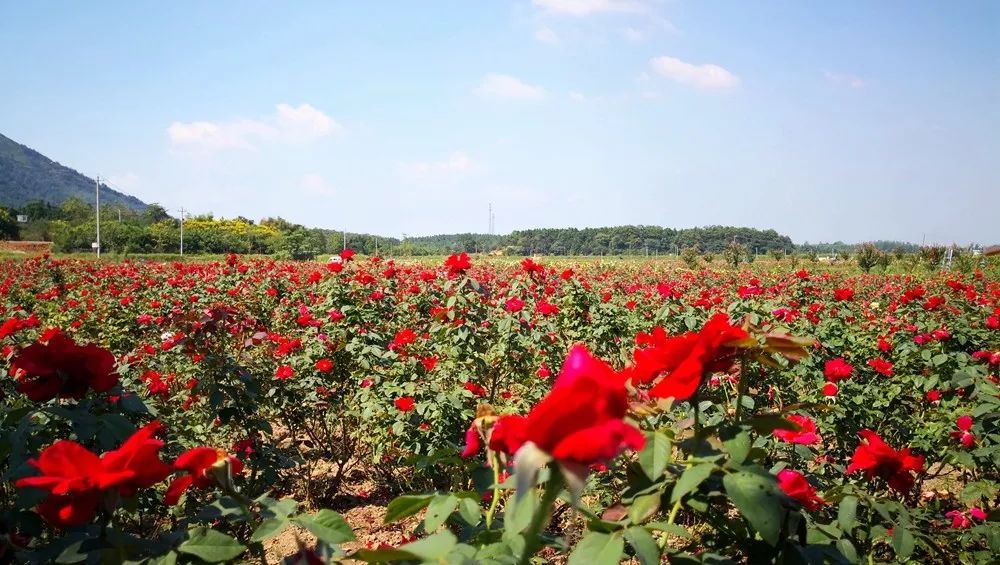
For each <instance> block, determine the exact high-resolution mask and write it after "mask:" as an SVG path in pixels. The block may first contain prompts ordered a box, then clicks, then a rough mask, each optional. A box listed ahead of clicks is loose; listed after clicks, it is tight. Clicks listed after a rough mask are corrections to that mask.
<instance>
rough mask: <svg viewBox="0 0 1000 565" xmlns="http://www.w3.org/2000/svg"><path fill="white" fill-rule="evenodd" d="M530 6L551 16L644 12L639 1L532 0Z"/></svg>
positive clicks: (643, 7) (642, 4) (642, 5)
mask: <svg viewBox="0 0 1000 565" xmlns="http://www.w3.org/2000/svg"><path fill="white" fill-rule="evenodd" d="M532 4H534V5H535V6H538V7H539V8H542V9H543V10H545V11H546V12H548V13H551V14H565V15H568V16H577V17H580V16H589V15H591V14H600V13H607V12H618V13H638V12H644V11H645V10H646V5H645V3H644V2H641V1H639V0H532Z"/></svg>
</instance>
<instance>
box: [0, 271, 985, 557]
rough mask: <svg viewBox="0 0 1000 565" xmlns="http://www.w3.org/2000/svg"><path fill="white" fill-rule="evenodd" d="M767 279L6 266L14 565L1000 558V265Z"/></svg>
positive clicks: (2, 285)
mask: <svg viewBox="0 0 1000 565" xmlns="http://www.w3.org/2000/svg"><path fill="white" fill-rule="evenodd" d="M753 268H754V269H755V270H754V271H751V270H746V268H745V269H744V270H729V271H726V270H721V271H716V270H700V271H697V272H694V271H688V270H682V269H678V268H677V266H676V265H672V264H665V263H658V262H596V261H593V262H572V261H556V260H553V261H552V264H550V265H546V264H545V262H541V261H538V260H531V259H528V260H524V261H520V262H507V261H504V260H493V261H486V260H481V259H478V258H473V257H469V256H466V255H464V254H463V255H459V256H453V257H450V258H448V259H447V260H443V261H435V262H430V261H428V262H398V263H397V262H393V261H385V260H381V259H379V258H361V257H359V256H355V255H353V254H350V253H345V254H342V255H341V257H340V260H339V261H337V262H331V263H329V264H326V265H322V264H315V263H285V262H275V261H270V260H253V261H245V260H244V259H242V258H240V257H237V256H230V257H229V258H228V259H227V260H226V261H219V262H194V263H155V262H142V263H136V262H122V263H106V262H90V261H79V260H59V259H51V258H47V257H46V258H37V259H30V260H22V261H16V262H15V261H8V262H5V263H3V264H2V265H0V301H2V302H0V305H2V308H3V310H2V315H3V316H4V323H3V324H2V326H0V339H2V340H3V341H2V347H3V350H2V355H3V357H4V359H5V366H6V369H7V374H8V378H6V379H4V380H3V381H2V383H0V400H2V402H3V403H4V411H3V414H2V416H0V455H2V456H3V459H2V462H0V469H2V472H3V478H4V481H3V483H2V484H0V548H2V549H0V562H2V561H4V560H6V561H17V562H51V561H59V562H65V563H76V562H90V561H104V562H150V563H160V562H163V563H168V562H170V563H173V562H224V561H232V560H236V561H240V560H252V561H261V560H266V559H267V555H266V554H265V551H264V546H263V544H264V542H266V541H267V540H269V539H271V538H273V537H275V536H278V535H280V534H281V533H282V532H284V531H286V530H288V528H289V527H292V526H295V527H296V528H297V529H296V530H295V531H300V532H301V531H303V530H307V531H309V532H310V534H311V536H312V537H311V538H310V541H309V543H308V546H307V547H303V548H302V551H300V552H299V553H297V554H295V555H294V556H291V557H289V559H290V560H292V562H317V561H318V562H323V561H327V560H335V559H339V558H342V557H351V558H353V559H358V560H363V561H371V562H376V561H439V560H445V561H449V562H498V563H500V562H504V563H506V562H528V561H530V560H532V559H536V560H539V559H541V560H548V559H551V558H553V557H554V556H556V555H558V554H564V555H567V556H568V559H569V561H570V562H572V563H577V562H579V563H604V562H608V563H613V562H618V561H619V560H621V559H624V558H626V557H631V558H634V559H636V560H638V561H639V562H642V563H656V562H659V561H660V560H661V559H662V558H664V557H666V558H669V560H670V561H671V562H681V563H684V562H717V563H718V562H727V560H735V561H750V562H786V561H788V562H817V563H820V562H857V561H871V562H876V561H877V562H886V561H890V562H891V561H906V560H914V561H918V562H927V561H944V560H959V561H982V560H986V559H988V558H990V556H992V555H993V554H994V553H996V552H997V551H1000V527H998V525H997V518H998V514H1000V513H998V511H997V506H998V501H1000V499H998V492H1000V449H998V448H997V443H998V441H1000V436H998V431H997V420H998V419H1000V399H998V394H1000V390H998V385H997V371H998V369H1000V324H998V323H995V321H996V320H997V319H998V318H1000V283H998V282H997V280H996V276H995V272H992V271H991V272H987V273H984V272H982V271H977V272H974V273H971V274H961V273H940V274H926V275H920V276H915V275H885V274H881V275H870V274H858V273H852V272H850V271H846V270H843V269H839V270H835V271H823V270H819V271H816V272H810V271H808V270H804V269H803V270H798V271H796V272H789V271H785V270H780V269H779V270H777V271H770V272H769V271H768V270H767V267H766V265H765V266H761V265H759V264H758V263H755V264H754V266H753ZM463 455H464V457H463ZM356 472H361V473H364V474H366V475H368V476H371V477H373V478H374V481H375V484H377V485H378V486H379V488H380V489H382V490H383V491H384V492H385V493H386V494H389V495H399V494H401V495H402V496H401V497H399V498H397V499H395V500H394V501H393V502H391V503H390V504H389V505H388V507H387V509H386V519H387V520H389V521H394V520H402V519H406V518H408V517H411V516H415V515H419V516H421V519H420V522H419V524H418V526H417V527H416V530H415V531H414V532H413V534H414V536H416V539H415V540H414V541H411V542H409V543H405V544H401V545H399V546H398V547H392V548H388V547H382V548H369V547H366V546H364V545H363V544H358V543H357V542H354V541H352V540H353V539H354V533H353V532H352V531H351V527H350V525H349V524H347V523H346V522H345V520H344V518H343V517H342V516H341V515H340V514H338V513H336V512H334V511H332V510H329V509H325V508H326V507H328V506H329V505H330V504H331V503H332V502H333V501H334V499H335V497H336V496H337V495H338V494H339V493H341V492H342V491H343V489H344V487H345V484H346V482H348V481H350V480H351V477H352V476H353V474H354V473H356ZM414 493H419V494H414ZM313 539H315V541H312V540H313Z"/></svg>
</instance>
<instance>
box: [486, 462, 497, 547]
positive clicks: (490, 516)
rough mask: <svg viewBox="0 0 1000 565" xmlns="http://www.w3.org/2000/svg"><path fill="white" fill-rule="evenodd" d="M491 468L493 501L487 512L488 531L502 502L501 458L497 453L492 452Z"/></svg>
mask: <svg viewBox="0 0 1000 565" xmlns="http://www.w3.org/2000/svg"><path fill="white" fill-rule="evenodd" d="M490 467H492V468H493V500H491V501H490V508H489V510H487V511H486V529H487V530H488V529H490V528H491V527H492V526H493V513H494V512H496V511H497V504H498V503H499V501H500V457H499V456H497V454H496V453H494V452H492V451H491V452H490Z"/></svg>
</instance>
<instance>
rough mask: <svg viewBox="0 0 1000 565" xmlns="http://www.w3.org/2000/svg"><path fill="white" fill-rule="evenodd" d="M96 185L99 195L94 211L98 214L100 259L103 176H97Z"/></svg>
mask: <svg viewBox="0 0 1000 565" xmlns="http://www.w3.org/2000/svg"><path fill="white" fill-rule="evenodd" d="M95 184H96V185H97V186H96V188H95V191H96V194H97V198H96V200H97V205H96V206H94V209H95V211H96V212H97V258H98V259H100V258H101V175H97V181H96V182H95Z"/></svg>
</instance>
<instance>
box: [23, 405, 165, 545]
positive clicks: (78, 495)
mask: <svg viewBox="0 0 1000 565" xmlns="http://www.w3.org/2000/svg"><path fill="white" fill-rule="evenodd" d="M160 429H162V425H161V424H160V423H159V422H156V421H154V422H152V423H150V424H148V425H146V426H145V427H144V428H142V429H140V430H139V431H137V432H136V433H134V434H132V436H131V437H130V438H129V439H127V440H126V441H125V443H123V444H122V446H121V447H120V448H118V449H116V450H114V451H109V452H107V453H105V454H104V455H103V456H102V457H98V456H97V455H95V454H94V453H92V452H91V451H90V450H89V449H87V448H86V447H83V446H82V445H80V444H78V443H76V442H75V441H69V440H60V441H57V442H55V443H53V444H52V445H50V446H49V447H47V448H45V449H44V450H43V451H42V452H41V454H39V456H38V459H31V460H29V461H28V463H29V464H30V465H31V466H33V467H35V468H36V469H38V471H39V475H37V476H33V477H25V478H22V479H18V480H17V482H16V483H15V484H16V486H17V487H18V488H24V487H30V488H37V489H40V490H44V491H46V492H48V493H49V496H48V497H47V498H46V499H45V500H44V501H42V503H41V504H40V505H39V506H38V508H37V510H38V513H39V514H41V515H42V517H43V518H45V520H46V521H47V522H49V523H50V524H52V525H53V526H56V527H58V528H67V527H71V526H78V525H80V524H85V523H87V522H89V521H90V520H91V519H92V518H93V517H94V514H95V513H96V512H97V507H98V505H99V503H100V502H101V499H102V498H103V496H104V493H105V491H108V490H111V489H115V490H117V491H118V492H119V493H121V494H123V495H126V496H132V495H134V494H135V491H136V490H137V489H139V488H146V487H150V486H152V485H154V484H156V483H158V482H160V481H162V480H163V479H165V478H166V477H167V475H168V474H169V473H170V467H169V466H167V465H166V464H165V463H163V461H161V460H160V457H159V450H160V448H162V447H163V442H162V441H160V440H157V439H153V435H154V434H156V433H157V432H158V431H159V430H160Z"/></svg>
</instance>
